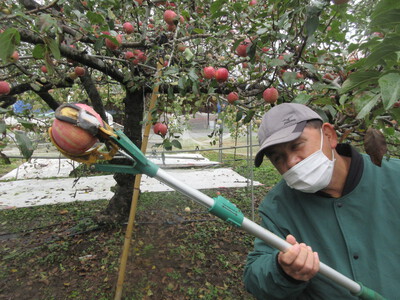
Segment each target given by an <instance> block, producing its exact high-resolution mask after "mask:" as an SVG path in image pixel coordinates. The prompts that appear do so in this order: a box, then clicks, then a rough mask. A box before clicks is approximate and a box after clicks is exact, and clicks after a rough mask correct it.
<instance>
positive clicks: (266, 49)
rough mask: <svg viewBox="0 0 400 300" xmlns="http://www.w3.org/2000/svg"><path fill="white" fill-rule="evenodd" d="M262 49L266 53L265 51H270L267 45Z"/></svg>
mask: <svg viewBox="0 0 400 300" xmlns="http://www.w3.org/2000/svg"><path fill="white" fill-rule="evenodd" d="M261 51H262V52H264V53H265V52H268V51H269V48H267V47H262V49H261Z"/></svg>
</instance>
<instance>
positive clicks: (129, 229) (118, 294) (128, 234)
mask: <svg viewBox="0 0 400 300" xmlns="http://www.w3.org/2000/svg"><path fill="white" fill-rule="evenodd" d="M162 67H163V64H162V61H159V62H158V64H157V74H156V77H157V78H159V77H160V76H161V68H162ZM157 81H158V80H157ZM158 90H159V85H158V84H156V86H155V87H154V88H153V94H152V95H151V99H150V106H149V112H148V114H147V124H146V127H145V129H144V134H143V139H142V146H141V148H140V150H141V151H142V152H143V153H146V149H147V144H148V141H149V133H150V128H151V123H152V122H151V120H152V114H151V112H152V111H153V109H154V108H155V106H156V101H157V98H158ZM141 179H142V174H137V175H136V176H135V182H134V186H133V195H132V203H131V209H130V212H129V220H128V225H127V228H126V232H125V239H124V246H123V250H122V255H121V262H120V268H119V273H118V281H117V288H116V291H115V297H114V299H115V300H120V299H121V296H122V288H123V285H124V279H125V271H126V264H127V261H128V256H129V247H130V243H131V239H132V233H133V227H134V224H135V217H136V208H137V203H138V199H139V193H140V181H141Z"/></svg>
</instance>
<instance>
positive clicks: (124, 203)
mask: <svg viewBox="0 0 400 300" xmlns="http://www.w3.org/2000/svg"><path fill="white" fill-rule="evenodd" d="M124 102H125V116H124V124H123V125H124V133H125V134H126V136H127V137H128V138H129V139H130V140H131V141H132V142H133V143H134V144H135V145H136V146H137V147H139V148H140V147H141V144H142V123H141V122H142V121H143V112H144V102H143V93H142V91H135V92H133V93H131V92H127V93H126V98H125V99H124ZM111 163H114V164H119V165H131V164H132V161H130V160H129V159H126V158H123V159H113V160H112V161H111ZM114 179H115V180H116V181H117V185H116V186H115V194H114V196H113V197H112V198H111V200H110V202H109V204H108V206H107V208H106V210H105V214H106V216H107V217H109V218H111V220H112V221H114V222H121V221H126V220H127V218H128V216H129V211H130V207H131V202H132V195H133V184H134V179H135V176H134V175H129V174H120V173H116V174H115V175H114Z"/></svg>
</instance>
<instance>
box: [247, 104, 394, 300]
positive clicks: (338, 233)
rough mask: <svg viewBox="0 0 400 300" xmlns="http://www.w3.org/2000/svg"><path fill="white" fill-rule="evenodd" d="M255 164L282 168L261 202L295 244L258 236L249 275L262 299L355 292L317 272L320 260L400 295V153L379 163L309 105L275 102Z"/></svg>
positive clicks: (267, 217) (269, 222)
mask: <svg viewBox="0 0 400 300" xmlns="http://www.w3.org/2000/svg"><path fill="white" fill-rule="evenodd" d="M258 136H259V143H260V150H259V152H258V153H257V155H256V158H255V165H256V166H257V167H258V166H260V165H261V163H262V161H263V158H264V157H267V158H269V159H270V161H271V163H272V164H273V165H274V166H275V168H276V169H277V170H278V171H279V173H280V174H281V175H282V177H283V180H281V181H280V182H279V183H278V184H277V185H276V186H275V187H274V188H273V189H271V191H269V193H268V194H267V196H266V198H265V199H264V201H263V202H262V204H261V205H260V208H259V210H260V214H261V218H262V224H261V225H262V226H263V227H265V228H267V229H268V230H270V231H272V232H274V233H275V234H277V235H278V236H280V237H282V238H286V241H287V242H289V243H290V244H291V245H292V246H291V247H290V248H289V249H287V250H286V251H285V252H280V251H278V250H276V249H273V248H271V247H269V246H268V245H266V244H265V243H264V242H263V241H261V240H259V239H256V240H255V246H254V250H253V251H252V252H251V253H250V254H249V255H248V260H247V265H246V269H245V274H244V282H245V286H246V288H247V290H248V291H249V292H251V293H252V294H253V295H254V296H255V297H256V298H257V299H268V300H272V299H322V300H328V299H335V300H336V299H341V300H342V299H356V298H355V297H354V296H352V295H351V294H350V293H349V291H348V290H346V289H345V288H343V287H341V286H339V285H337V284H336V283H334V282H332V281H330V280H329V279H327V278H325V277H324V276H322V275H321V274H319V273H318V270H319V262H320V260H321V261H323V262H324V263H326V264H327V265H329V266H330V267H332V268H334V269H336V270H337V271H339V272H340V273H342V274H344V275H345V276H347V277H349V278H352V279H353V280H355V281H360V282H362V283H363V284H365V285H366V286H368V287H369V288H371V289H373V290H375V291H377V292H378V293H380V294H381V295H383V296H384V297H386V298H387V299H400V292H399V291H398V288H397V285H398V282H399V280H400V268H399V263H400V238H399V236H400V218H399V216H400V182H399V178H400V160H398V159H393V158H391V159H390V160H389V161H386V160H384V161H383V162H382V166H381V167H378V166H375V165H374V164H372V163H371V160H370V158H369V157H368V156H367V155H364V154H360V153H358V152H357V151H356V150H355V149H354V148H353V147H351V146H350V145H347V144H338V141H337V135H336V131H335V129H334V127H333V126H332V125H331V124H329V123H323V121H322V118H321V117H320V116H319V115H318V114H317V113H316V112H314V111H313V110H311V109H310V108H308V107H307V106H305V105H301V104H294V103H283V104H280V105H277V106H275V107H273V108H272V109H270V110H269V111H268V112H267V113H266V114H265V115H264V117H263V119H262V123H261V126H260V129H259V133H258Z"/></svg>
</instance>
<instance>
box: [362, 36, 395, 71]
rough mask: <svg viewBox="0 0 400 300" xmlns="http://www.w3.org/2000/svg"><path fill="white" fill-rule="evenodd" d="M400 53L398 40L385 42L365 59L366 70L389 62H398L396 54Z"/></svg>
mask: <svg viewBox="0 0 400 300" xmlns="http://www.w3.org/2000/svg"><path fill="white" fill-rule="evenodd" d="M398 51H400V45H399V43H398V39H396V40H395V41H394V40H393V39H390V40H385V41H384V42H382V43H381V44H380V45H378V46H377V47H375V48H374V49H373V50H372V52H371V54H370V55H369V56H368V57H367V58H366V59H365V63H364V68H371V67H375V66H377V65H382V64H385V61H387V60H393V61H397V54H396V52H398Z"/></svg>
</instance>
